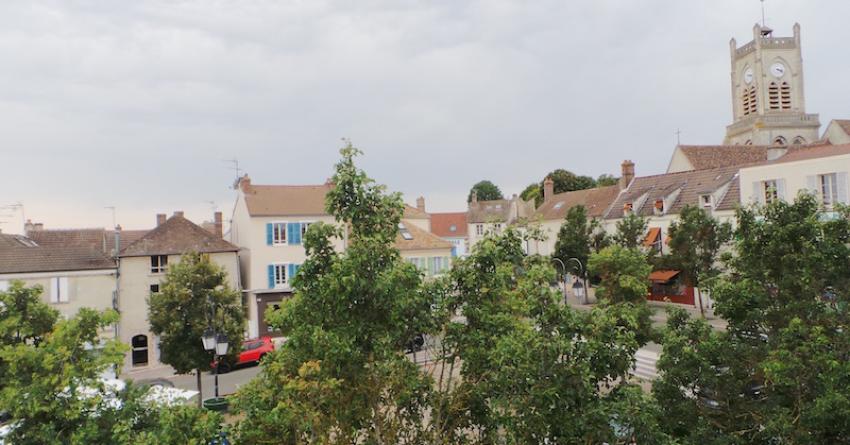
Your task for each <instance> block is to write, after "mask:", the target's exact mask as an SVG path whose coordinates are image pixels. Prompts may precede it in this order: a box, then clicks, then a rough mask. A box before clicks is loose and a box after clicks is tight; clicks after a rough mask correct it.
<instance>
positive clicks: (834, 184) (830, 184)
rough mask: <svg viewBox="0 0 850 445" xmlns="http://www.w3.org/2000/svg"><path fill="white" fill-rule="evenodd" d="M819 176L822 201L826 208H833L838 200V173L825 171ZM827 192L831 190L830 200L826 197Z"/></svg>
mask: <svg viewBox="0 0 850 445" xmlns="http://www.w3.org/2000/svg"><path fill="white" fill-rule="evenodd" d="M817 178H818V182H817V184H818V195H819V197H820V203H821V205H822V206H823V207H824V208H827V209H831V208H832V207H833V206H834V205H835V203H836V202H838V173H824V174H820V175H817ZM827 188H829V190H827ZM827 192H830V193H829V195H830V196H829V202H827V199H826V196H827Z"/></svg>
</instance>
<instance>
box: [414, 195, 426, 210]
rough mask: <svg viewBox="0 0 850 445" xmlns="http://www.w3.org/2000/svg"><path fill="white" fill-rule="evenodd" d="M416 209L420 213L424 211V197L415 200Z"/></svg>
mask: <svg viewBox="0 0 850 445" xmlns="http://www.w3.org/2000/svg"><path fill="white" fill-rule="evenodd" d="M416 208H417V209H419V210H420V211H422V212H424V211H425V197H423V196H420V197H418V198H416Z"/></svg>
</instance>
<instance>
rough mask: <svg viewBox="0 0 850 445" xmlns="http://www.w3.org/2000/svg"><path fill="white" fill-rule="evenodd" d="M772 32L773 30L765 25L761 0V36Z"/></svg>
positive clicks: (762, 1)
mask: <svg viewBox="0 0 850 445" xmlns="http://www.w3.org/2000/svg"><path fill="white" fill-rule="evenodd" d="M771 34H773V30H772V29H770V28H768V27H767V21H765V19H764V0H761V36H762V37H767V36H769V35H771Z"/></svg>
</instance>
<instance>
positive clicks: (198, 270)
mask: <svg viewBox="0 0 850 445" xmlns="http://www.w3.org/2000/svg"><path fill="white" fill-rule="evenodd" d="M160 289H161V290H160V292H157V293H154V294H151V296H150V297H149V298H148V320H149V321H150V324H151V331H152V332H153V333H154V334H156V335H158V336H159V338H160V350H161V351H162V362H163V363H167V364H169V365H171V366H172V367H173V368H174V370H175V371H176V372H177V373H178V374H188V373H189V372H191V371H192V370H195V373H196V376H197V382H198V391H201V371H206V370H209V369H210V363H211V361H212V356H211V355H210V353H209V351H206V350H204V347H203V343H202V342H201V337H202V336H203V335H204V332H205V331H206V330H207V329H208V328H210V327H213V328H214V329H215V330H216V332H217V333H221V334H224V335H226V336H227V339H228V340H229V343H230V345H231V347H230V349H229V351H228V355H229V359H230V360H234V359H235V357H236V355H238V354H239V352H240V351H239V348H240V346H241V343H242V341H241V340H242V338H243V336H244V332H245V330H244V315H243V311H242V303H241V301H242V299H241V297H240V295H239V292H238V291H236V290H234V289H231V288H230V286H229V285H228V282H227V273H226V272H225V271H224V269H223V268H222V267H220V266H218V265H217V264H215V263H213V262H212V261H211V260H210V258H209V255H205V254H201V253H196V252H190V253H186V254H184V255H183V256H182V257H181V259H180V262H178V263H177V264H173V265H170V266H169V268H168V273H167V274H166V276H165V281H163V282H162V285H161V287H160ZM200 399H201V397H200V396H199V397H198V404H199V406H200V403H201V400H200Z"/></svg>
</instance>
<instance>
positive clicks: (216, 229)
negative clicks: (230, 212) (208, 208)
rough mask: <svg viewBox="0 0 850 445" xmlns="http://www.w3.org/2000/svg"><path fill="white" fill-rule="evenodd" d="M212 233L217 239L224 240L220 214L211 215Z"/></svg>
mask: <svg viewBox="0 0 850 445" xmlns="http://www.w3.org/2000/svg"><path fill="white" fill-rule="evenodd" d="M213 233H214V234H215V236H217V237H219V238H224V229H223V227H222V223H221V212H215V213H214V214H213Z"/></svg>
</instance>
